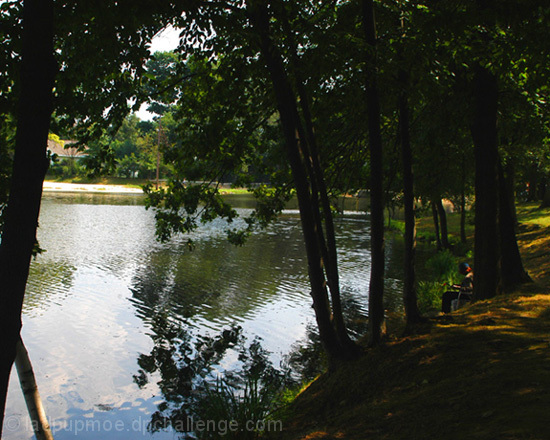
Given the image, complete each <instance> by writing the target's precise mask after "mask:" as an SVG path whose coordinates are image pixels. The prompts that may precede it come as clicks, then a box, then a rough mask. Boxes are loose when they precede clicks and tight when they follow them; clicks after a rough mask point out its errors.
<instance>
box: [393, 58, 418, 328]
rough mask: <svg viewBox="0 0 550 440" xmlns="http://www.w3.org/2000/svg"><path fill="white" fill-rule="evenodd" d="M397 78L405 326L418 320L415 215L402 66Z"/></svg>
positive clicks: (406, 87)
mask: <svg viewBox="0 0 550 440" xmlns="http://www.w3.org/2000/svg"><path fill="white" fill-rule="evenodd" d="M398 76H399V80H400V81H399V82H400V83H401V86H402V92H401V94H400V96H399V128H400V136H401V159H402V164H403V193H404V200H403V203H404V205H405V255H404V257H405V261H404V272H405V282H404V286H403V303H404V305H405V315H406V318H407V328H410V327H412V326H414V325H415V324H417V323H419V322H421V321H422V317H421V315H420V311H419V310H418V299H417V293H416V271H415V256H416V215H415V211H414V175H413V167H412V162H413V159H412V149H411V141H410V131H409V129H410V127H409V103H408V96H407V92H406V91H407V89H408V84H409V78H408V75H407V72H405V70H403V69H400V70H399V75H398Z"/></svg>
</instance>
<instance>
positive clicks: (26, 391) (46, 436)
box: [15, 339, 53, 440]
mask: <svg viewBox="0 0 550 440" xmlns="http://www.w3.org/2000/svg"><path fill="white" fill-rule="evenodd" d="M16 352H17V354H16V356H15V366H16V368H17V374H18V375H19V382H20V384H21V390H22V391H23V395H24V396H25V402H26V403H27V409H28V410H29V416H30V418H31V422H32V426H33V429H34V434H35V435H36V439H37V440H53V435H52V431H51V429H50V425H49V423H48V419H47V418H46V412H45V411H44V406H43V405H42V400H41V399H40V393H39V392H38V385H37V384H36V379H35V377H34V371H33V368H32V364H31V360H30V358H29V353H28V352H27V349H26V348H25V345H24V344H23V341H22V340H21V339H20V340H19V342H18V343H17V351H16Z"/></svg>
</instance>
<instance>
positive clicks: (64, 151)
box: [48, 139, 88, 158]
mask: <svg viewBox="0 0 550 440" xmlns="http://www.w3.org/2000/svg"><path fill="white" fill-rule="evenodd" d="M61 142H63V145H62V144H59V143H57V142H56V141H53V140H51V139H48V151H49V152H50V153H52V154H57V156H58V157H72V158H81V157H86V156H88V154H87V153H86V150H87V149H88V147H84V151H79V149H78V148H76V147H71V146H70V145H71V144H75V143H76V141H70V140H69V141H61Z"/></svg>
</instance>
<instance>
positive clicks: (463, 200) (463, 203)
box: [460, 156, 466, 243]
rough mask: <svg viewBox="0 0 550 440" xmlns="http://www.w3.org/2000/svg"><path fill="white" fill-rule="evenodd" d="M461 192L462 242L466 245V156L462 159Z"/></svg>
mask: <svg viewBox="0 0 550 440" xmlns="http://www.w3.org/2000/svg"><path fill="white" fill-rule="evenodd" d="M461 187H462V189H461V192H460V241H461V243H466V156H463V157H462V170H461Z"/></svg>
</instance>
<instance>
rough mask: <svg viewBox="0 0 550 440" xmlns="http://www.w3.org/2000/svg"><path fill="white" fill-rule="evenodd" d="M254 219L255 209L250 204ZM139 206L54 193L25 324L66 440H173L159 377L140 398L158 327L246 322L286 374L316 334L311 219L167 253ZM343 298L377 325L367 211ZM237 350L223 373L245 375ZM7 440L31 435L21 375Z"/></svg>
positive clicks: (391, 257) (56, 425)
mask: <svg viewBox="0 0 550 440" xmlns="http://www.w3.org/2000/svg"><path fill="white" fill-rule="evenodd" d="M242 206H243V209H246V207H247V205H246V204H244V203H243V204H242ZM154 226H155V224H154V216H153V213H152V212H149V211H146V210H145V209H144V207H143V206H142V198H141V197H140V196H110V195H90V194H87V195H62V194H46V195H45V196H44V200H43V205H42V211H41V216H40V228H39V241H40V245H41V247H42V248H43V249H45V250H46V252H44V253H43V254H41V255H39V256H38V257H37V258H36V259H35V260H34V261H33V263H32V266H31V274H30V279H29V285H28V289H27V296H26V301H25V305H24V314H23V340H24V341H25V344H26V346H27V349H28V351H29V354H30V357H31V360H32V362H33V366H34V369H35V374H36V377H37V381H38V384H39V388H40V393H41V396H42V399H43V401H44V404H45V409H46V413H47V415H48V418H49V419H50V423H51V425H52V427H53V429H54V431H55V432H54V435H55V438H56V439H58V440H59V439H61V440H62V439H69V438H78V439H97V438H102V439H138V438H153V439H159V440H161V439H171V438H177V437H178V435H177V433H175V432H172V431H160V432H157V433H150V432H148V430H147V424H148V422H149V421H150V416H151V414H152V413H153V412H155V411H156V409H157V405H158V404H160V403H161V402H162V401H163V396H162V393H161V392H160V387H159V384H158V382H159V381H160V376H158V373H157V376H155V375H153V377H150V378H149V380H148V383H147V384H146V385H144V386H141V387H139V386H138V385H137V384H136V381H135V380H134V376H135V375H136V374H137V373H138V371H139V370H140V366H139V365H138V358H139V357H140V355H144V354H145V355H147V354H149V353H151V352H152V350H154V349H155V344H158V343H159V340H160V339H161V337H160V336H159V333H161V332H162V329H160V332H159V322H164V323H169V324H170V325H176V326H178V327H181V328H182V329H184V330H185V332H186V333H187V334H189V335H192V337H197V336H198V335H216V334H219V333H220V332H221V331H222V330H224V329H227V328H230V327H231V326H234V325H239V326H240V327H242V331H243V334H244V336H245V337H247V338H248V339H249V340H252V339H253V338H254V337H260V338H261V343H262V346H263V347H264V348H265V349H267V350H268V351H269V352H270V353H271V360H272V361H273V363H274V364H275V365H277V363H278V362H279V361H280V360H281V358H282V357H283V356H284V355H285V354H287V353H288V352H289V351H290V350H291V349H292V347H293V345H294V344H296V343H297V342H300V341H301V340H303V339H304V338H305V337H306V329H307V326H308V325H312V324H313V323H314V315H313V309H312V308H311V298H310V296H309V288H308V281H307V267H306V261H305V253H304V249H303V243H302V237H301V230H300V224H299V219H298V216H297V213H296V212H295V211H288V212H286V213H285V214H283V215H282V216H281V217H280V219H279V220H278V221H277V222H276V223H275V224H274V225H272V226H271V227H270V228H269V229H268V230H267V231H263V232H258V233H255V234H254V235H253V236H252V237H251V238H250V240H249V241H248V242H247V243H246V244H245V245H244V246H243V247H234V246H232V245H230V244H228V243H227V242H226V241H225V236H224V233H223V230H224V228H225V223H223V222H214V223H213V224H210V225H205V226H203V227H201V229H200V230H199V231H197V232H196V233H195V234H194V236H193V239H194V240H195V243H196V248H195V250H194V251H192V252H190V251H189V250H188V248H187V244H186V239H184V238H181V237H180V238H175V239H173V240H172V241H170V242H169V243H164V244H160V243H158V242H157V241H156V239H155V236H154V230H155V228H154ZM336 226H337V235H338V244H339V252H340V254H339V259H340V260H339V262H340V265H341V272H342V273H341V281H342V290H343V293H344V296H345V297H346V298H347V299H349V300H350V301H353V302H354V303H356V304H357V305H358V306H359V309H360V311H361V312H362V313H363V314H365V313H366V310H367V297H366V295H367V292H368V282H369V252H368V247H369V243H368V235H369V224H368V220H367V218H366V216H365V215H364V214H361V213H359V212H355V213H348V214H346V215H344V216H342V217H340V218H339V219H338V220H337V223H336ZM386 252H387V260H388V262H387V263H388V270H387V293H386V297H387V302H388V307H396V306H397V304H398V303H399V296H400V289H401V286H402V283H401V281H400V279H401V275H400V273H399V268H400V266H401V252H400V250H399V249H397V246H396V245H393V243H391V242H389V243H388V245H387V250H386ZM236 357H237V356H236V354H235V353H231V352H228V354H227V356H226V357H225V358H224V359H223V360H222V362H221V363H220V365H219V369H220V370H224V369H229V370H230V369H231V368H232V367H233V366H234V365H235V364H236ZM11 379H12V380H11V385H10V392H9V395H8V404H7V411H6V418H5V424H4V438H5V439H7V440H15V439H30V438H33V435H32V429H31V426H30V422H29V421H28V416H27V410H26V407H25V404H24V401H23V398H22V395H21V391H20V389H19V384H18V381H17V375H16V373H15V372H14V374H12V378H11Z"/></svg>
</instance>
